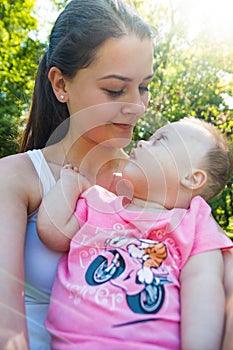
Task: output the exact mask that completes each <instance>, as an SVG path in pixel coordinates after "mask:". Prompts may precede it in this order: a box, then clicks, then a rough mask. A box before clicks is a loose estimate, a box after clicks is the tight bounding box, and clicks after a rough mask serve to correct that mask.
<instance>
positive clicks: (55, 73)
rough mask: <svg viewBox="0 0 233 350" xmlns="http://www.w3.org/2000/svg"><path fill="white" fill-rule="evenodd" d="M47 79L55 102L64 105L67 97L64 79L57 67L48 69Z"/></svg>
mask: <svg viewBox="0 0 233 350" xmlns="http://www.w3.org/2000/svg"><path fill="white" fill-rule="evenodd" d="M48 78H49V81H50V83H51V85H52V89H53V92H54V94H55V96H56V98H57V100H58V101H59V102H61V103H66V102H67V101H68V95H67V93H66V88H65V86H66V84H65V79H64V77H63V75H62V73H61V71H60V69H58V68H57V67H52V68H50V71H49V74H48Z"/></svg>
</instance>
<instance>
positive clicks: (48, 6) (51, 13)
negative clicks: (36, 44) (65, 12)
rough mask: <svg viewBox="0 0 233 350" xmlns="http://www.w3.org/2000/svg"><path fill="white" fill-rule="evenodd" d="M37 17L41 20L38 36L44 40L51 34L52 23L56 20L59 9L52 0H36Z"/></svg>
mask: <svg viewBox="0 0 233 350" xmlns="http://www.w3.org/2000/svg"><path fill="white" fill-rule="evenodd" d="M35 16H36V18H37V19H38V22H39V32H38V36H37V38H38V39H39V40H40V41H42V42H44V41H46V39H47V36H48V35H49V33H50V31H51V28H52V25H53V23H54V22H55V20H56V18H57V16H58V11H57V9H56V7H55V6H54V4H53V3H52V1H50V0H36V13H35Z"/></svg>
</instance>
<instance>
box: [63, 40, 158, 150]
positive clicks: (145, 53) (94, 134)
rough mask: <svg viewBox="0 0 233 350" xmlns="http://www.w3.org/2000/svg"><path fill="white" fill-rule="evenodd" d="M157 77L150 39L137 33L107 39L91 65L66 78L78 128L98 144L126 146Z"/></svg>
mask: <svg viewBox="0 0 233 350" xmlns="http://www.w3.org/2000/svg"><path fill="white" fill-rule="evenodd" d="M152 77H153V43H152V40H151V39H149V38H146V39H144V40H141V39H139V38H137V37H136V36H134V35H130V36H124V37H122V38H117V39H116V38H111V39H108V40H107V41H106V42H105V43H104V44H103V45H102V46H101V47H100V48H99V49H98V51H97V53H96V58H95V60H94V61H93V62H92V63H91V65H89V67H87V68H83V69H81V70H79V71H78V72H77V74H76V76H75V77H74V78H73V79H72V80H66V79H64V81H65V94H66V101H67V106H68V109H69V111H70V115H71V117H72V118H71V122H73V125H75V128H76V129H75V130H78V131H79V132H81V133H82V136H81V137H85V139H87V140H88V141H89V142H91V143H94V144H102V143H103V144H106V145H108V146H113V147H124V146H126V145H127V144H128V143H129V142H130V140H131V137H132V132H133V128H134V126H135V124H136V123H137V121H138V119H139V117H140V116H141V115H142V114H143V112H144V111H145V108H146V107H147V105H148V102H149V92H148V85H149V83H150V82H151V80H152ZM71 124H72V123H71Z"/></svg>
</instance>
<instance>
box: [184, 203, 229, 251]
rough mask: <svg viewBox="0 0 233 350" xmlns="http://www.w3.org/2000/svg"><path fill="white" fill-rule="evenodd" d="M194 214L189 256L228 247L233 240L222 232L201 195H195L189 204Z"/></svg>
mask: <svg viewBox="0 0 233 350" xmlns="http://www.w3.org/2000/svg"><path fill="white" fill-rule="evenodd" d="M190 210H191V211H192V215H195V217H196V218H195V222H196V225H195V237H194V243H193V247H192V250H191V254H190V255H191V256H192V255H195V254H198V253H204V252H206V251H210V250H215V249H230V248H232V247H233V242H232V241H231V240H230V238H229V237H228V236H227V235H226V234H225V233H224V231H223V230H222V229H221V228H220V226H219V225H218V224H217V222H216V221H215V219H214V217H213V216H212V214H211V208H210V206H209V205H208V204H207V203H206V202H205V201H204V200H203V198H201V197H195V198H194V199H193V200H192V202H191V206H190Z"/></svg>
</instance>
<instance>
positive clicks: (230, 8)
mask: <svg viewBox="0 0 233 350" xmlns="http://www.w3.org/2000/svg"><path fill="white" fill-rule="evenodd" d="M153 1H157V2H162V3H169V2H170V1H171V2H172V4H173V6H175V7H176V8H177V9H178V11H179V13H180V15H181V16H185V18H189V23H190V33H191V35H192V36H195V34H197V33H198V31H199V30H200V28H201V27H202V26H203V25H205V26H206V25H207V26H208V28H209V35H210V36H213V37H216V38H218V39H220V40H227V41H229V40H230V41H232V42H233V19H232V18H233V15H232V14H233V0H153ZM36 3H37V5H36V6H37V9H36V17H37V18H38V20H39V25H40V31H39V34H38V39H39V40H42V41H44V40H45V38H46V37H47V35H48V34H49V32H50V29H51V27H52V24H53V23H54V21H55V20H56V18H57V16H58V11H57V9H56V7H55V6H54V4H53V3H52V1H50V0H36ZM146 3H150V0H147V1H144V4H146Z"/></svg>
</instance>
